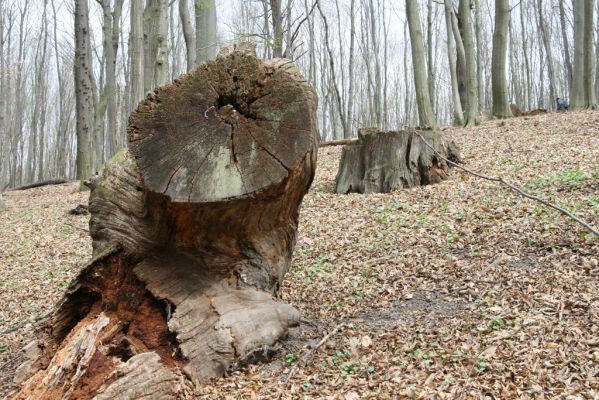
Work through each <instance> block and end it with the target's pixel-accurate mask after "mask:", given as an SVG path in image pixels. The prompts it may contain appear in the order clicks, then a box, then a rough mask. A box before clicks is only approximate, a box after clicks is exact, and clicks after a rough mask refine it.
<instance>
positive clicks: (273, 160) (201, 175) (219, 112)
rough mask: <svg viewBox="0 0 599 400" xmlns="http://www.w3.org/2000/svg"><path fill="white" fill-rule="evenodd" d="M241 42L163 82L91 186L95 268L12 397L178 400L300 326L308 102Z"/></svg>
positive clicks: (311, 122)
mask: <svg viewBox="0 0 599 400" xmlns="http://www.w3.org/2000/svg"><path fill="white" fill-rule="evenodd" d="M252 53H253V50H252V47H251V46H243V45H241V46H234V47H233V48H230V49H227V50H225V52H223V53H222V55H221V56H219V57H218V58H217V60H216V61H213V62H208V63H207V64H203V65H200V66H199V67H198V68H197V69H195V70H194V71H192V72H191V73H190V74H188V75H184V76H182V77H181V78H179V79H178V80H177V81H175V82H174V83H172V84H169V85H165V86H163V87H161V88H158V89H157V90H156V91H155V92H154V93H153V94H152V95H151V96H148V98H147V99H146V100H145V101H143V102H142V103H141V104H140V105H139V107H138V108H137V110H136V111H135V112H134V113H133V114H132V115H131V117H130V119H129V129H128V140H129V148H130V150H129V152H127V151H122V152H121V153H119V154H117V156H116V157H115V158H114V159H113V160H111V161H110V162H109V163H108V164H107V166H106V167H105V169H104V170H103V172H102V174H101V176H99V177H98V178H96V179H95V180H94V181H93V182H91V183H90V186H91V188H92V191H91V194H90V206H89V210H90V213H91V219H90V234H91V236H92V239H93V250H94V258H93V259H92V261H91V262H90V263H89V264H88V265H87V266H86V267H85V268H84V269H83V270H82V272H81V273H80V274H79V276H78V277H77V278H76V279H75V280H74V281H73V282H72V283H71V285H70V286H69V288H68V290H67V293H66V295H65V297H64V298H63V299H62V300H61V302H60V303H59V304H58V305H57V307H56V309H55V311H54V312H53V313H52V315H51V316H50V317H49V320H48V322H47V323H46V324H45V325H44V327H43V329H42V332H43V334H42V336H41V337H40V338H39V340H38V342H39V343H40V346H39V347H38V349H39V352H38V353H39V355H37V353H36V352H32V353H36V356H35V357H32V359H30V360H28V364H27V365H26V368H23V370H22V371H23V372H22V374H21V376H22V377H23V378H24V379H27V377H28V376H27V375H31V374H33V376H32V377H30V378H29V379H28V380H27V381H26V382H25V383H24V384H23V386H22V390H21V391H20V392H19V393H18V394H17V395H16V398H27V397H28V396H29V397H34V398H66V399H69V398H72V399H75V398H76V399H85V398H90V399H91V398H97V399H108V398H121V399H136V398H142V397H143V398H160V399H163V398H180V397H182V396H184V394H185V391H186V390H188V388H189V385H190V384H195V385H198V384H200V383H202V382H206V381H207V380H208V379H210V378H212V377H215V376H219V375H222V374H223V373H224V372H225V371H226V370H227V369H229V368H234V367H235V366H237V365H240V364H243V362H246V361H247V360H251V359H253V358H255V357H253V355H254V354H257V353H263V352H264V351H265V349H268V348H269V347H271V346H273V345H274V344H275V343H276V341H277V340H279V339H280V338H281V337H283V336H285V335H286V333H287V330H288V328H289V327H291V326H293V325H296V324H297V323H298V321H299V313H298V312H297V310H295V309H294V308H293V307H291V306H289V305H285V304H281V303H279V302H278V297H279V295H280V287H281V281H282V279H283V277H284V276H285V273H286V272H287V270H288V268H289V265H290V261H291V254H292V251H293V247H294V244H295V236H296V231H297V221H298V209H299V205H300V203H301V201H302V198H303V196H304V194H305V193H306V191H307V190H308V188H309V186H310V184H311V182H312V179H313V176H314V171H315V166H316V152H317V142H318V140H317V136H316V96H315V94H314V91H313V90H312V88H311V87H310V86H309V85H308V84H307V83H306V81H305V80H304V79H303V78H302V77H301V75H300V74H299V72H298V71H297V69H296V68H295V67H294V66H293V64H292V63H291V62H290V61H288V60H280V59H279V60H270V61H262V60H259V59H257V58H256V56H255V55H254V54H252Z"/></svg>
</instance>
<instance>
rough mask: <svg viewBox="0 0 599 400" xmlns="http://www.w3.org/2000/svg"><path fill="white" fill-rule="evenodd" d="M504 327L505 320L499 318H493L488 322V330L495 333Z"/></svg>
mask: <svg viewBox="0 0 599 400" xmlns="http://www.w3.org/2000/svg"><path fill="white" fill-rule="evenodd" d="M504 326H505V320H504V319H503V318H501V317H495V318H493V319H492V320H491V322H489V330H490V331H497V330H499V329H502V328H503V327H504Z"/></svg>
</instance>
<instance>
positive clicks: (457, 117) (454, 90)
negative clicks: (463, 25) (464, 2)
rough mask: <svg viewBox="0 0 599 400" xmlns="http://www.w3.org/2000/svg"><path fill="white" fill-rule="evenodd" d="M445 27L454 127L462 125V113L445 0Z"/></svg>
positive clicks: (448, 6)
mask: <svg viewBox="0 0 599 400" xmlns="http://www.w3.org/2000/svg"><path fill="white" fill-rule="evenodd" d="M444 5H445V26H446V29H447V55H448V58H449V74H450V77H451V98H452V100H453V101H452V106H453V122H454V124H455V125H462V124H463V118H464V112H463V111H462V103H461V101H460V92H459V90H458V76H457V72H456V62H457V61H456V47H455V39H454V34H453V30H452V22H451V21H452V13H453V10H452V6H451V0H445V2H444Z"/></svg>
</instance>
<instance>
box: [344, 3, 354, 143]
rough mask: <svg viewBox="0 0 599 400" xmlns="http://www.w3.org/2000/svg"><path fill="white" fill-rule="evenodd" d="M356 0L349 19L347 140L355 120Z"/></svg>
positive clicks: (351, 5) (350, 9)
mask: <svg viewBox="0 0 599 400" xmlns="http://www.w3.org/2000/svg"><path fill="white" fill-rule="evenodd" d="M355 12H356V0H351V3H350V6H349V19H350V24H349V26H350V28H349V29H350V31H349V35H350V36H349V74H348V75H349V89H348V95H347V113H346V115H347V123H346V124H345V127H344V128H345V130H344V137H345V138H346V139H349V138H351V137H352V136H354V135H353V130H352V126H353V119H354V88H355V82H354V79H355V76H354V68H355V67H354V52H355V43H356V17H355Z"/></svg>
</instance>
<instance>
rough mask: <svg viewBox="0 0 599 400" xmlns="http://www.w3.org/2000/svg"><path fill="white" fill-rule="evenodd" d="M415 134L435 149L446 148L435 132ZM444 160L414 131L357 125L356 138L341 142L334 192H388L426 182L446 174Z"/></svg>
mask: <svg viewBox="0 0 599 400" xmlns="http://www.w3.org/2000/svg"><path fill="white" fill-rule="evenodd" d="M418 134H420V135H422V137H423V138H424V139H425V140H426V141H427V142H428V143H429V144H430V145H431V146H433V147H434V148H435V149H436V150H437V151H438V152H439V153H441V154H444V155H446V154H447V149H446V147H445V145H444V144H443V141H442V140H441V137H440V136H439V134H438V133H436V132H434V131H418ZM447 170H448V167H447V163H446V162H445V161H444V160H442V159H441V158H439V157H438V156H437V155H436V154H435V152H434V151H433V150H432V149H431V148H429V147H428V146H427V145H426V144H425V143H424V142H423V141H422V139H421V138H420V137H419V136H418V135H417V134H416V131H401V132H381V131H378V130H376V129H361V130H360V131H359V132H358V140H357V141H355V142H353V143H351V144H349V145H347V146H345V147H344V148H343V153H342V155H341V161H340V162H339V171H338V173H337V178H336V182H335V191H336V192H337V193H344V194H347V193H388V192H391V191H393V190H397V189H402V188H409V187H413V186H421V185H429V184H434V183H438V182H441V181H442V180H444V179H446V178H447Z"/></svg>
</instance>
